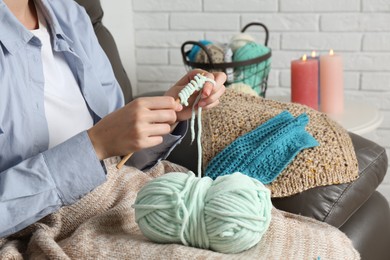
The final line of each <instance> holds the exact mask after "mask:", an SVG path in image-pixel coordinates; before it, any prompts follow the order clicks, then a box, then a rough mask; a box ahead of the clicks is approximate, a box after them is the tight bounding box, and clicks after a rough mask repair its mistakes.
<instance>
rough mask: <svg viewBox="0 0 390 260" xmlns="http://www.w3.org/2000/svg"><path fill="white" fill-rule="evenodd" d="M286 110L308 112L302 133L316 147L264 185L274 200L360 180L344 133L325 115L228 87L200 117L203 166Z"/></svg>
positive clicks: (305, 151)
mask: <svg viewBox="0 0 390 260" xmlns="http://www.w3.org/2000/svg"><path fill="white" fill-rule="evenodd" d="M283 110H288V111H289V112H290V113H291V114H293V115H294V116H298V115H300V114H301V113H304V112H305V113H307V115H308V116H309V118H310V122H309V124H308V125H307V127H306V130H307V131H308V132H309V133H310V134H312V135H313V137H314V138H315V139H317V141H318V142H319V143H320V145H319V146H317V147H314V148H309V149H305V150H303V151H302V152H300V153H299V154H298V155H297V156H296V157H295V159H294V160H293V162H292V163H290V164H289V165H288V166H287V168H285V169H284V171H283V172H282V173H281V174H280V175H279V176H278V178H277V179H276V180H275V181H274V182H272V183H271V184H269V185H268V187H269V188H270V189H271V192H272V197H285V196H290V195H293V194H296V193H299V192H302V191H305V190H307V189H310V188H313V187H316V186H324V185H330V184H339V183H346V182H350V181H353V180H355V179H356V178H357V177H358V164H357V160H356V155H355V151H354V149H353V145H352V141H351V138H350V136H349V135H348V132H347V131H346V130H345V129H344V128H343V127H341V126H340V125H339V124H337V123H336V122H334V121H333V120H332V119H330V118H329V117H328V116H327V115H326V114H324V113H320V112H318V111H316V110H313V109H311V108H309V107H307V106H303V105H299V104H293V103H283V102H278V101H273V100H268V99H263V98H261V97H254V96H251V95H247V94H244V93H240V92H237V91H235V90H233V89H228V90H227V91H226V93H225V95H224V96H223V97H222V99H221V104H220V105H219V106H218V107H216V108H214V109H210V110H208V111H205V112H204V113H203V115H202V117H203V120H202V127H203V131H202V146H203V149H202V152H203V166H204V167H206V166H207V163H208V162H209V161H210V160H211V159H212V158H213V157H214V156H215V155H217V153H219V152H221V151H222V150H223V149H224V148H225V147H226V146H227V145H229V144H230V143H231V142H233V141H234V140H235V139H236V138H237V137H239V136H242V135H243V134H245V133H247V132H249V131H251V130H253V129H255V128H256V127H257V126H259V125H260V124H262V123H264V122H265V121H267V120H268V119H271V118H272V117H274V116H276V115H277V114H279V113H281V112H282V111H283Z"/></svg>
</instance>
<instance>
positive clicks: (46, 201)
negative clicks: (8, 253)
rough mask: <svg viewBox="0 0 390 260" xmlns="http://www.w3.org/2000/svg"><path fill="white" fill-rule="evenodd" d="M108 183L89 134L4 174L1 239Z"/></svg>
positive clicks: (0, 202) (0, 192)
mask: <svg viewBox="0 0 390 260" xmlns="http://www.w3.org/2000/svg"><path fill="white" fill-rule="evenodd" d="M105 180H106V176H105V172H104V169H103V167H102V165H101V163H100V161H99V159H98V158H97V156H96V153H95V150H94V149H93V146H92V143H91V141H90V139H89V137H88V134H87V132H86V131H84V132H81V133H80V134H78V135H76V136H74V137H72V138H70V139H69V140H67V141H65V142H64V143H62V144H59V145H57V146H55V147H53V148H52V149H49V150H47V151H45V152H43V153H40V154H38V155H36V156H34V157H31V158H29V159H26V160H24V161H22V162H20V163H19V164H17V165H16V166H14V167H12V168H9V169H7V170H5V171H3V172H1V173H0V212H1V214H0V237H4V236H7V235H9V234H12V233H15V232H17V231H19V230H21V229H23V228H25V227H27V226H28V225H30V224H32V223H34V222H36V221H38V220H39V219H41V218H42V217H44V216H46V215H48V214H50V213H52V212H54V211H56V210H58V209H59V208H60V207H61V206H64V205H69V204H72V203H75V202H76V201H77V200H79V199H80V198H81V197H83V196H84V195H86V194H87V193H89V192H90V191H91V190H93V189H94V188H95V187H97V186H99V185H100V184H102V183H103V182H104V181H105Z"/></svg>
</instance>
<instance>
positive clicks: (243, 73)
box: [233, 42, 271, 94]
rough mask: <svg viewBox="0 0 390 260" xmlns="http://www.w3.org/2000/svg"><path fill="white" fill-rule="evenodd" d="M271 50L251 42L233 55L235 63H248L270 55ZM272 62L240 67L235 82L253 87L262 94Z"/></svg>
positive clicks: (236, 71) (267, 61) (237, 69)
mask: <svg viewBox="0 0 390 260" xmlns="http://www.w3.org/2000/svg"><path fill="white" fill-rule="evenodd" d="M270 51H271V50H270V49H269V48H268V47H266V46H264V45H261V44H257V43H255V42H250V43H247V44H245V45H244V46H242V47H241V48H239V49H238V50H237V51H236V52H235V53H234V55H233V61H234V62H236V61H246V60H251V59H254V58H258V57H260V56H263V55H265V54H268V53H269V52H270ZM270 63H271V60H270V59H268V60H266V61H263V62H261V63H255V64H252V65H247V66H242V67H238V68H236V70H235V75H234V78H235V81H236V82H242V83H245V84H247V85H249V86H251V87H252V89H254V90H255V91H256V92H257V93H258V94H261V93H260V92H261V88H260V86H261V84H262V82H263V81H264V80H265V78H266V77H267V76H268V74H269V71H270Z"/></svg>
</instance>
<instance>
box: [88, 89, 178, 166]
mask: <svg viewBox="0 0 390 260" xmlns="http://www.w3.org/2000/svg"><path fill="white" fill-rule="evenodd" d="M182 109H183V107H182V105H180V104H178V103H177V102H175V100H174V98H173V97H169V96H161V97H142V98H137V99H135V100H133V101H132V102H130V103H128V104H127V105H126V106H124V107H123V108H120V109H118V110H116V111H114V112H112V113H111V114H109V115H107V116H106V117H104V118H103V119H102V120H100V121H99V122H98V123H97V124H96V125H94V126H93V127H92V128H90V129H89V130H88V135H89V138H90V139H91V142H92V144H93V146H94V148H95V151H96V154H97V156H98V158H99V159H100V160H103V159H105V158H109V157H111V156H122V155H126V154H129V153H134V152H136V151H138V150H141V149H144V148H148V147H152V146H155V145H158V144H160V143H162V141H163V136H164V135H166V134H169V133H170V132H171V129H172V126H173V125H174V124H175V123H176V120H177V118H176V112H179V111H181V110H182Z"/></svg>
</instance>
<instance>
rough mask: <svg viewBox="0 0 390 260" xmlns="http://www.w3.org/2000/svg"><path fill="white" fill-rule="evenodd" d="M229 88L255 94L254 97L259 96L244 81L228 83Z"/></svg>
mask: <svg viewBox="0 0 390 260" xmlns="http://www.w3.org/2000/svg"><path fill="white" fill-rule="evenodd" d="M229 88H231V89H234V90H236V91H238V92H241V93H245V94H249V95H252V96H255V97H258V96H259V94H258V93H257V92H256V91H254V90H253V89H252V87H251V86H249V85H247V84H245V83H242V82H237V83H233V84H230V85H229Z"/></svg>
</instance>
